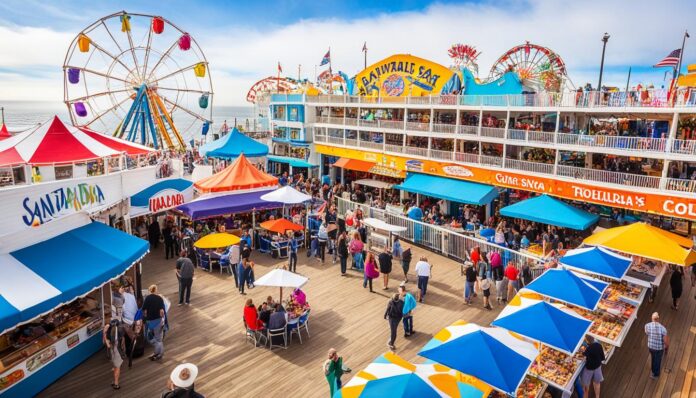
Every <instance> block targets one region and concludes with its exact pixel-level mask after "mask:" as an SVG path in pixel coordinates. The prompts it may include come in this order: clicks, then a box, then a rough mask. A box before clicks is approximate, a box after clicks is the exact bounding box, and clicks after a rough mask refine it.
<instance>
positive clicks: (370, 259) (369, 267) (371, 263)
mask: <svg viewBox="0 0 696 398" xmlns="http://www.w3.org/2000/svg"><path fill="white" fill-rule="evenodd" d="M375 278H379V268H377V262H376V261H375V256H374V255H373V254H372V253H371V252H370V253H367V259H366V260H365V273H364V277H363V288H366V287H367V285H368V284H369V285H370V293H374V291H373V290H372V280H373V279H375Z"/></svg>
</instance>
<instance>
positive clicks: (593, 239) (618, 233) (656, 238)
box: [583, 222, 696, 266]
mask: <svg viewBox="0 0 696 398" xmlns="http://www.w3.org/2000/svg"><path fill="white" fill-rule="evenodd" d="M583 243H584V244H586V245H590V246H601V247H605V248H607V249H611V250H616V251H619V252H622V253H627V254H632V255H634V256H640V257H645V258H650V259H653V260H658V261H664V262H666V263H670V264H678V265H683V266H689V265H692V264H695V263H696V252H694V250H693V249H692V246H693V244H694V243H693V241H692V240H691V239H689V238H685V237H683V236H679V235H677V234H673V233H671V232H668V231H665V230H663V229H660V228H657V227H653V226H652V225H649V224H646V223H642V222H637V223H633V224H630V225H624V226H622V227H616V228H610V229H607V230H604V231H602V232H598V233H596V234H594V235H592V236H590V237H589V238H586V239H585V240H584V241H583Z"/></svg>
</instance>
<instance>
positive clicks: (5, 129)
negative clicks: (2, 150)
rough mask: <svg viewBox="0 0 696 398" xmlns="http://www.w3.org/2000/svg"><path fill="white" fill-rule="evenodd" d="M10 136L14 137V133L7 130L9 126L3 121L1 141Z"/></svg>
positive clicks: (0, 128)
mask: <svg viewBox="0 0 696 398" xmlns="http://www.w3.org/2000/svg"><path fill="white" fill-rule="evenodd" d="M10 137H12V134H10V132H9V131H7V126H6V125H5V124H4V123H3V125H2V127H0V141H2V140H4V139H5V138H10Z"/></svg>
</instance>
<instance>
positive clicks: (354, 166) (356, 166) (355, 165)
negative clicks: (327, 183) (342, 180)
mask: <svg viewBox="0 0 696 398" xmlns="http://www.w3.org/2000/svg"><path fill="white" fill-rule="evenodd" d="M375 164H376V163H375V162H367V161H364V160H356V159H348V158H340V159H338V160H337V161H336V163H334V164H333V166H335V167H340V168H343V169H349V170H355V171H363V172H365V173H367V172H369V171H370V169H371V168H372V167H373V166H374V165H375Z"/></svg>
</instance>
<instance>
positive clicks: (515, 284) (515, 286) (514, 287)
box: [505, 261, 520, 300]
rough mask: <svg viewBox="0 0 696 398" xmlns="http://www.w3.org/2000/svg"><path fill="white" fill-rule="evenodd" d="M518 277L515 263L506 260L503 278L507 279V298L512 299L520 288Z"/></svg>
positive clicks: (518, 273)
mask: <svg viewBox="0 0 696 398" xmlns="http://www.w3.org/2000/svg"><path fill="white" fill-rule="evenodd" d="M519 277H520V271H519V270H518V269H517V267H516V266H515V263H514V262H512V261H510V262H508V265H507V267H505V278H507V280H508V283H507V288H508V291H507V297H508V300H512V297H513V296H514V295H515V293H516V292H517V291H518V290H519V289H520V286H519Z"/></svg>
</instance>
